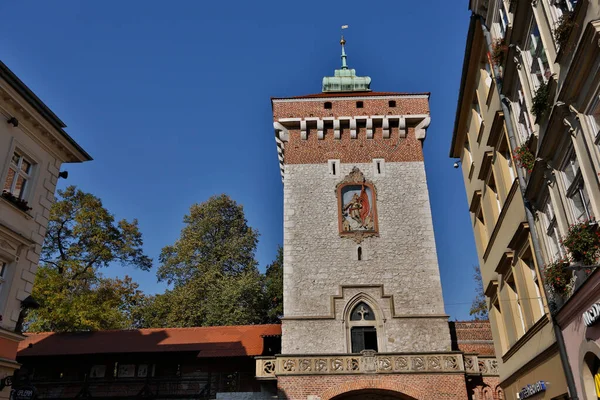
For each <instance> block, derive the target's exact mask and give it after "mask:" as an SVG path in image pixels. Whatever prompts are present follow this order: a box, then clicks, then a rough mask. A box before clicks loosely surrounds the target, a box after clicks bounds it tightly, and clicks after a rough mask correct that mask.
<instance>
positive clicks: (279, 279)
mask: <svg viewBox="0 0 600 400" xmlns="http://www.w3.org/2000/svg"><path fill="white" fill-rule="evenodd" d="M265 302H266V304H265V314H266V315H265V322H267V323H278V322H279V318H281V317H282V316H283V248H282V247H281V246H279V248H278V249H277V257H276V258H275V260H274V261H273V263H272V264H270V265H269V266H268V267H267V270H266V272H265Z"/></svg>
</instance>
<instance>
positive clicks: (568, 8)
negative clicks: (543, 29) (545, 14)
mask: <svg viewBox="0 0 600 400" xmlns="http://www.w3.org/2000/svg"><path fill="white" fill-rule="evenodd" d="M550 3H551V4H552V5H553V6H554V7H552V8H553V14H554V18H555V19H556V21H558V18H560V17H561V16H562V15H564V14H567V13H571V12H573V11H574V10H575V6H576V5H577V0H551V1H550Z"/></svg>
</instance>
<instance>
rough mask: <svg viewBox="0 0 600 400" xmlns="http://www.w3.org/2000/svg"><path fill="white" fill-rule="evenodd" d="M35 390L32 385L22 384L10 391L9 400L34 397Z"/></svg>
mask: <svg viewBox="0 0 600 400" xmlns="http://www.w3.org/2000/svg"><path fill="white" fill-rule="evenodd" d="M35 392H36V390H35V388H34V387H33V386H22V387H20V388H18V389H13V390H11V391H10V400H32V399H33V398H35Z"/></svg>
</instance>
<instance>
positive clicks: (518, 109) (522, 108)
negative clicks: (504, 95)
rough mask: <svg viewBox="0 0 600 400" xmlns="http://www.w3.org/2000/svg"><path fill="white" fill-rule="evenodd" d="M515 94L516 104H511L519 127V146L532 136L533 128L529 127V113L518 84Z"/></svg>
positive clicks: (521, 89)
mask: <svg viewBox="0 0 600 400" xmlns="http://www.w3.org/2000/svg"><path fill="white" fill-rule="evenodd" d="M517 94H518V96H519V99H518V101H517V102H515V103H513V105H514V106H515V115H516V118H517V125H518V127H519V139H520V140H521V144H524V143H526V142H527V141H528V140H529V138H530V137H531V135H532V134H533V127H532V125H531V118H530V116H529V111H528V110H527V103H526V102H525V94H524V93H523V88H522V87H521V85H520V84H519V86H518V88H517Z"/></svg>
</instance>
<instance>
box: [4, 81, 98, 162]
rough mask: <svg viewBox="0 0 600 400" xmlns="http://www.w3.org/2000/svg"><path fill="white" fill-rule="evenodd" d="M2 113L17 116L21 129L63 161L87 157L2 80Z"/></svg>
mask: <svg viewBox="0 0 600 400" xmlns="http://www.w3.org/2000/svg"><path fill="white" fill-rule="evenodd" d="M0 100H1V103H0V114H1V115H3V116H4V117H5V118H10V117H15V118H17V120H18V121H19V126H18V127H15V128H14V129H20V130H22V131H23V132H24V133H25V134H27V135H29V136H30V137H32V138H33V139H34V140H36V141H37V142H38V143H39V144H40V145H41V146H42V147H43V148H44V149H46V150H47V151H48V152H49V153H50V154H52V156H53V157H55V158H58V159H60V160H61V161H63V162H80V161H86V160H87V159H86V158H85V156H84V155H83V154H80V153H79V151H77V149H75V147H74V146H73V145H72V144H70V143H68V141H67V140H66V139H65V138H64V137H63V136H62V135H61V134H60V133H59V132H57V131H56V129H55V128H54V127H52V126H51V125H50V124H49V123H47V122H46V121H45V120H44V119H43V118H41V117H39V116H38V114H37V113H36V112H35V111H33V110H31V109H30V107H29V106H28V105H26V104H24V103H22V102H20V101H19V97H18V95H17V94H16V93H14V92H13V90H12V89H11V88H8V87H5V86H3V85H2V81H0Z"/></svg>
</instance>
